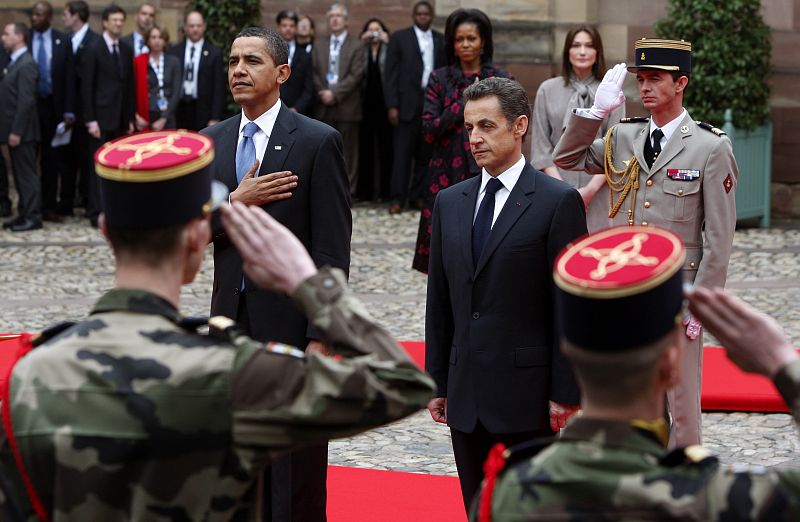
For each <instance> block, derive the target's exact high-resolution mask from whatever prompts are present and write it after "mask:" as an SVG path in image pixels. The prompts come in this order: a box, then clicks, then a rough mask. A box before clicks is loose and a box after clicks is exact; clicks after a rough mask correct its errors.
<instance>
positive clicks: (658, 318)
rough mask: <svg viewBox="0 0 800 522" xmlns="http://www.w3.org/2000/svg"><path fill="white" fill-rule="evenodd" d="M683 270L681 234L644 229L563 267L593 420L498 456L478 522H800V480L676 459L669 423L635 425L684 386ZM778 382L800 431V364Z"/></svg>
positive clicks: (568, 315) (563, 316)
mask: <svg viewBox="0 0 800 522" xmlns="http://www.w3.org/2000/svg"><path fill="white" fill-rule="evenodd" d="M684 262H685V252H684V248H683V246H682V245H681V242H680V239H679V238H678V236H677V235H675V234H674V233H671V232H669V231H667V230H664V229H661V228H657V227H642V226H633V227H629V226H624V227H616V228H613V229H608V230H605V231H599V232H596V233H595V234H592V235H590V236H587V237H585V238H582V239H580V240H578V241H576V242H575V243H573V244H572V245H571V246H569V247H568V248H567V249H565V251H564V252H563V253H562V254H561V255H560V256H559V258H558V260H557V261H556V267H555V270H554V279H555V283H556V303H557V307H556V318H557V321H558V322H559V324H561V325H562V336H563V337H562V338H563V339H564V345H563V346H564V351H565V353H566V355H567V358H568V359H570V361H571V362H572V363H573V365H574V367H575V371H576V375H577V377H578V380H579V382H580V383H581V384H582V385H584V388H585V389H584V396H583V401H584V402H583V405H584V408H585V411H586V414H585V415H580V416H578V417H576V418H573V419H571V420H570V422H569V424H568V425H567V427H566V428H565V429H564V430H563V431H562V432H561V436H560V437H559V438H558V439H556V440H555V441H533V442H530V443H527V444H524V445H520V446H518V447H515V448H511V449H510V450H507V449H505V448H502V447H498V448H495V449H493V450H492V454H491V455H492V457H493V458H490V460H489V461H487V464H486V468H487V473H486V476H487V479H486V481H485V482H484V486H483V491H482V492H481V495H480V497H479V498H480V500H479V503H477V505H475V506H474V507H473V510H472V513H471V516H472V520H473V521H478V522H490V521H491V522H512V521H514V522H519V521H523V520H525V521H536V520H542V521H544V520H546V521H555V520H560V521H588V520H592V521H600V520H602V521H612V520H613V521H630V522H633V521H645V520H648V521H655V520H694V521H744V520H748V521H749V520H760V521H765V522H766V521H770V522H771V521H781V520H785V521H789V520H791V521H796V520H800V471H798V470H791V471H789V470H787V471H777V470H767V469H765V468H761V467H758V468H757V467H748V466H725V465H722V464H720V463H719V461H718V460H717V459H716V458H715V457H713V456H711V455H710V453H709V452H708V451H707V450H704V449H703V448H702V447H700V446H689V447H687V448H681V449H676V450H673V451H670V450H668V449H667V448H666V443H667V437H668V433H667V426H666V422H665V421H664V419H663V418H656V419H637V418H636V415H638V414H642V412H644V414H646V415H647V414H653V415H658V412H659V410H660V409H661V408H662V407H663V399H661V397H663V390H664V388H665V387H669V386H674V385H675V384H676V381H674V380H673V377H672V376H671V375H674V371H675V370H676V369H677V368H678V365H679V363H678V362H677V357H678V355H679V354H680V347H681V345H682V342H681V335H680V334H681V331H680V329H679V321H676V319H679V318H680V317H681V315H682V309H683V300H684V296H683V291H682V285H683V277H682V273H681V267H682V266H683V264H684ZM623 316H624V317H626V319H627V320H628V321H627V322H626V326H625V328H620V327H619V321H618V319H619V318H620V317H623ZM577 318H580V319H581V320H580V321H578V320H576V319H577ZM637 360H638V361H639V362H633V363H631V364H629V365H626V362H625V361H629V362H630V361H637ZM632 368H637V369H638V373H637V374H636V376H635V377H633V379H626V377H627V376H628V375H630V374H623V373H622V372H629V371H631V369H632ZM670 374H671V375H670ZM667 375H670V376H669V377H667ZM639 377H641V380H639ZM774 382H775V385H776V386H777V388H778V390H779V391H780V393H781V395H782V396H783V398H784V399H785V400H786V403H787V404H789V405H790V406H791V408H792V413H793V415H794V419H795V423H796V424H797V425H798V427H800V361H795V362H794V363H791V364H789V365H787V366H785V367H784V368H783V369H782V370H781V371H780V372H778V374H777V376H776V377H775V379H774ZM632 389H635V390H637V392H638V393H639V394H640V396H639V397H636V396H635V395H636V393H635V392H634V393H631V390H632ZM603 393H606V394H607V397H606V398H603V397H602V396H601V395H603ZM593 394H594V395H593ZM608 397H610V398H608ZM605 411H614V412H615V413H616V418H615V419H609V418H605V417H603V416H602V413H601V412H605ZM654 412H655V413H654Z"/></svg>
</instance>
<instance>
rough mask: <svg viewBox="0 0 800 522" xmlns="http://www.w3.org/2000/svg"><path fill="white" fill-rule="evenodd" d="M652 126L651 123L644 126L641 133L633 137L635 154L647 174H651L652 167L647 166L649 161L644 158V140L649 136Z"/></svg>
mask: <svg viewBox="0 0 800 522" xmlns="http://www.w3.org/2000/svg"><path fill="white" fill-rule="evenodd" d="M649 128H650V124H649V123H648V124H647V125H645V126H644V128H642V130H641V132H639V135H638V136H636V137H635V138H634V139H633V155H634V156H635V157H636V161H638V162H639V168H640V169H641V170H642V171H644V172H645V173H646V174H647V176H648V177H649V176H650V167H648V166H647V161H645V159H644V140H646V139H647V137H648V129H649Z"/></svg>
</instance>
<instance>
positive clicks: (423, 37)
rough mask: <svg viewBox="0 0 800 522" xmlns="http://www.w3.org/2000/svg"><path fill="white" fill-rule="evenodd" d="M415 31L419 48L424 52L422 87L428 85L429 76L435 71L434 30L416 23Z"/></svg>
mask: <svg viewBox="0 0 800 522" xmlns="http://www.w3.org/2000/svg"><path fill="white" fill-rule="evenodd" d="M414 33H415V34H416V35H417V43H418V44H419V50H420V53H421V54H422V79H421V82H422V88H423V89H424V88H425V87H427V86H428V78H429V77H430V75H431V72H432V71H433V31H431V30H430V29H428V30H427V31H423V30H422V29H420V28H419V27H417V26H416V25H415V26H414Z"/></svg>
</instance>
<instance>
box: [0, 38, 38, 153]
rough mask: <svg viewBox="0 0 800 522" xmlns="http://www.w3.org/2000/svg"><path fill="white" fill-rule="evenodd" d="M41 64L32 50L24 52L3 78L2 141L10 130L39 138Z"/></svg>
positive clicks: (28, 138) (0, 97) (0, 86)
mask: <svg viewBox="0 0 800 522" xmlns="http://www.w3.org/2000/svg"><path fill="white" fill-rule="evenodd" d="M38 81H39V66H38V65H36V60H34V59H33V56H31V53H30V51H27V52H24V53H22V54H21V55H20V57H19V58H17V61H15V62H14V63H13V64H11V65H7V66H6V73H5V75H4V76H3V80H2V81H0V100H2V103H0V143H7V142H8V135H9V134H11V133H14V134H17V135H19V136H20V138H21V139H22V141H23V142H27V141H38V140H39V118H38V117H37V116H36V115H37V112H36V92H37V90H38V89H37V85H38V83H37V82H38Z"/></svg>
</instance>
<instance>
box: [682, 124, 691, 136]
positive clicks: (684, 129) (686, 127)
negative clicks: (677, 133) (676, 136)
mask: <svg viewBox="0 0 800 522" xmlns="http://www.w3.org/2000/svg"><path fill="white" fill-rule="evenodd" d="M688 132H689V126H688V125H684V126H683V127H681V134H687V133H688Z"/></svg>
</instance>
